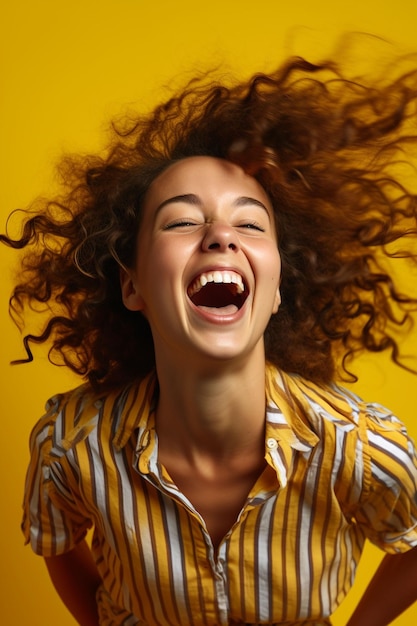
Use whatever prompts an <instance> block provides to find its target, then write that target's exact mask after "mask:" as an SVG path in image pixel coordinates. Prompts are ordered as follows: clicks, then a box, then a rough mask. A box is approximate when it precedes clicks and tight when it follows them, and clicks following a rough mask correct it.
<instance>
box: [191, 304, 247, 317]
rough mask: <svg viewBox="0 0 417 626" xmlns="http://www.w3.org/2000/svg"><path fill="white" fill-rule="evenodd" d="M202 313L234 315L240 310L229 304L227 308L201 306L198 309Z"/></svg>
mask: <svg viewBox="0 0 417 626" xmlns="http://www.w3.org/2000/svg"><path fill="white" fill-rule="evenodd" d="M198 308H199V309H201V310H202V311H206V312H207V313H211V315H233V314H234V313H236V312H237V311H238V308H237V306H236V305H235V304H228V305H226V306H216V307H215V306H203V305H199V307H198Z"/></svg>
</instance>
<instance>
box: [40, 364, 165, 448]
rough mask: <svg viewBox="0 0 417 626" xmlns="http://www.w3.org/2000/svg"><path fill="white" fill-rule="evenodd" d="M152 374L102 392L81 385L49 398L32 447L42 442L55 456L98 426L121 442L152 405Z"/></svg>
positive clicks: (83, 438)
mask: <svg viewBox="0 0 417 626" xmlns="http://www.w3.org/2000/svg"><path fill="white" fill-rule="evenodd" d="M154 387H155V381H154V377H153V376H148V377H146V378H145V379H144V380H139V381H136V382H135V383H132V384H129V385H128V386H126V387H124V388H121V389H117V390H112V391H109V392H106V393H103V394H97V393H95V392H94V391H93V390H92V389H91V387H90V386H89V385H81V386H79V387H77V388H75V389H72V390H70V391H68V392H66V393H61V394H57V395H55V396H53V397H52V398H50V399H49V400H48V401H47V403H46V407H45V409H46V412H45V414H44V415H43V417H41V419H40V420H39V421H38V422H37V423H36V425H35V427H34V428H33V430H32V433H31V448H32V449H33V448H36V447H40V446H43V447H45V450H48V453H50V452H51V453H54V454H55V455H56V456H60V455H62V454H65V452H66V451H68V450H69V449H71V448H74V447H75V446H77V445H78V444H79V443H81V442H83V441H85V440H86V439H87V438H89V437H90V435H91V434H92V433H94V432H96V431H97V429H99V431H100V436H101V437H104V438H105V439H107V440H113V439H114V438H115V439H117V441H118V442H119V444H121V442H123V441H124V440H125V439H126V438H128V437H129V435H130V433H131V431H132V430H133V428H134V427H135V426H137V423H138V420H140V418H141V416H142V415H144V414H146V413H147V411H146V409H147V408H148V407H149V406H150V405H151V403H152V399H153V394H154Z"/></svg>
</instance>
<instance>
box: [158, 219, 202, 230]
mask: <svg viewBox="0 0 417 626" xmlns="http://www.w3.org/2000/svg"><path fill="white" fill-rule="evenodd" d="M187 226H198V224H197V222H192V221H191V220H188V219H183V220H176V221H175V222H171V223H169V224H167V225H166V226H164V227H163V230H173V229H174V228H184V227H187Z"/></svg>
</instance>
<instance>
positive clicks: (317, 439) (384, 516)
mask: <svg viewBox="0 0 417 626" xmlns="http://www.w3.org/2000/svg"><path fill="white" fill-rule="evenodd" d="M155 390H156V378H155V375H154V374H152V375H150V376H148V377H147V378H146V379H144V380H143V381H141V382H140V383H137V384H134V385H131V386H129V387H128V388H126V389H124V390H123V391H120V390H119V391H118V392H112V393H109V394H108V395H107V396H106V397H104V398H101V399H99V400H97V397H93V396H92V395H91V392H90V391H89V390H88V388H87V387H85V386H84V387H80V388H78V389H76V390H75V391H72V392H69V393H67V394H63V395H61V396H56V397H55V398H53V399H52V400H51V401H50V402H49V403H48V406H47V413H46V415H45V416H44V417H43V418H42V419H41V420H40V421H39V422H38V424H37V425H36V427H35V428H34V430H33V433H32V436H31V450H32V456H31V463H30V466H29V469H28V474H27V483H26V494H25V513H24V519H23V530H24V533H25V536H26V540H27V541H28V542H29V541H30V542H31V545H32V547H33V549H34V550H35V552H37V553H38V554H42V555H44V556H51V555H59V554H62V553H65V552H66V551H68V550H71V549H72V548H73V547H74V545H75V544H76V543H77V542H78V541H80V540H81V539H82V538H83V537H84V536H85V534H86V532H87V530H88V528H89V527H91V526H93V527H94V534H93V539H92V552H93V555H94V558H95V560H96V564H97V567H98V570H99V572H100V575H101V577H102V585H101V587H100V589H99V591H98V593H97V603H98V608H99V615H100V624H102V625H104V626H110V625H112V626H116V625H123V626H131V625H133V624H145V625H146V626H220V625H221V626H223V625H226V624H252V625H255V624H275V625H276V624H280V625H295V624H297V625H298V626H301V625H308V626H313V625H315V626H319V625H320V626H322V625H324V624H329V621H328V619H327V618H328V616H329V615H330V614H331V613H332V612H333V611H334V610H335V608H336V607H337V606H338V604H339V603H340V602H341V600H342V599H343V598H344V596H345V595H346V593H347V591H348V590H349V588H350V586H351V584H352V580H353V576H354V573H355V567H356V564H357V562H358V560H359V557H360V554H361V551H362V548H363V544H364V541H365V539H366V538H369V539H370V540H371V541H372V542H374V543H376V544H377V545H379V546H380V547H381V548H382V549H383V550H385V551H387V552H391V553H393V552H402V551H405V550H407V549H409V548H410V547H413V546H416V545H417V497H416V491H417V488H416V483H417V459H416V454H415V450H414V446H413V444H412V443H411V441H410V439H409V438H408V436H407V433H406V431H405V428H404V426H403V425H402V424H401V423H400V422H399V421H398V420H397V419H396V418H395V417H394V416H393V415H392V414H390V413H389V411H387V410H386V409H385V408H383V407H381V406H380V405H377V404H365V403H364V402H362V401H361V400H360V399H359V398H358V397H356V396H355V395H354V394H352V393H351V392H349V391H347V390H345V389H342V388H340V387H337V386H329V387H326V388H323V387H319V386H317V385H315V384H313V383H311V382H308V381H305V380H303V379H301V378H299V377H297V376H290V375H288V374H285V373H283V372H278V371H277V370H276V369H275V368H273V367H272V366H269V365H268V366H267V372H266V397H267V410H266V425H265V458H266V461H267V465H266V469H265V470H264V472H263V473H262V475H261V476H260V477H259V479H258V481H257V482H256V483H255V485H254V487H253V488H252V490H251V491H250V493H249V494H248V497H247V501H246V503H245V505H244V507H243V509H242V510H241V512H240V514H239V516H238V519H237V520H236V522H235V524H234V525H233V527H232V528H231V529H230V531H229V532H228V533H227V534H226V536H225V537H224V538H223V540H222V541H221V543H220V545H219V547H218V548H217V550H215V549H214V548H213V544H212V542H211V540H210V537H209V535H208V532H207V529H206V526H205V523H204V520H203V519H202V517H201V516H200V515H199V513H198V511H196V510H195V508H194V507H193V505H192V504H191V502H189V501H188V500H187V498H186V497H185V496H184V495H183V494H182V493H181V492H180V491H179V489H178V488H177V487H176V485H175V484H174V483H173V481H172V480H171V478H170V476H169V475H168V473H167V472H166V470H165V468H164V467H163V466H162V465H161V464H160V463H159V462H158V438H157V433H156V431H155V421H154V415H155V414H154V409H155V397H156V393H155Z"/></svg>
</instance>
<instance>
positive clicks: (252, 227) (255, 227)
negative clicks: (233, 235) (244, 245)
mask: <svg viewBox="0 0 417 626" xmlns="http://www.w3.org/2000/svg"><path fill="white" fill-rule="evenodd" d="M238 228H247V229H248V230H258V231H259V232H261V233H264V232H265V228H263V227H262V226H261V225H260V224H258V223H257V222H248V223H246V224H239V226H238Z"/></svg>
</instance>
